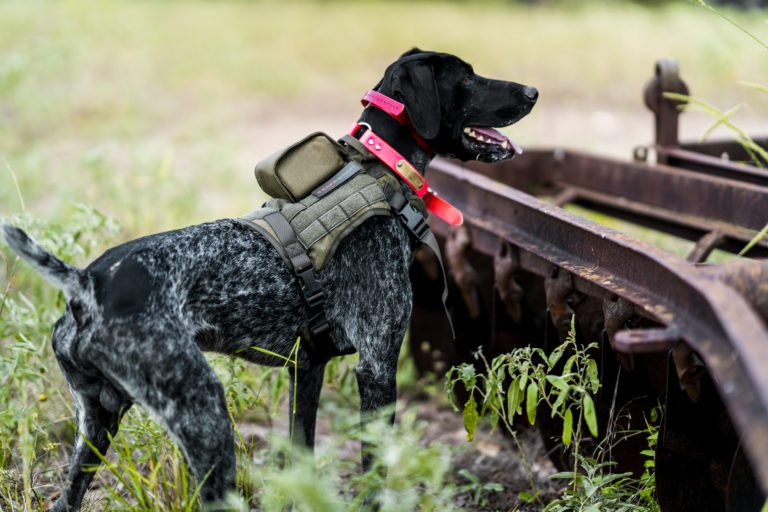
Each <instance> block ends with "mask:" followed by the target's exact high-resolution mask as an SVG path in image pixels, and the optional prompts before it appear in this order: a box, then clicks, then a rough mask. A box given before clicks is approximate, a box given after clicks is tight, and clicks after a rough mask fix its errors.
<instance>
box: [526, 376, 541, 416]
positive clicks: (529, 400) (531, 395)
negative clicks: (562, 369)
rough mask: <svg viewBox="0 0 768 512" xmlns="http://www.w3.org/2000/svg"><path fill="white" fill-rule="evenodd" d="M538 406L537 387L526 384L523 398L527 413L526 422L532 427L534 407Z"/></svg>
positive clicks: (533, 383)
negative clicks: (526, 389) (526, 388)
mask: <svg viewBox="0 0 768 512" xmlns="http://www.w3.org/2000/svg"><path fill="white" fill-rule="evenodd" d="M538 405H539V387H538V386H537V385H536V383H535V382H531V383H530V384H528V391H527V393H526V398H525V411H526V412H527V413H528V422H529V423H530V424H531V425H533V423H534V422H535V421H536V406H538Z"/></svg>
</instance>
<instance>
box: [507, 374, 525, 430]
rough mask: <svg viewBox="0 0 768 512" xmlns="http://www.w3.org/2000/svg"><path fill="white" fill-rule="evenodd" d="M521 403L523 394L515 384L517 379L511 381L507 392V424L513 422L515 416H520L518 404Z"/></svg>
mask: <svg viewBox="0 0 768 512" xmlns="http://www.w3.org/2000/svg"><path fill="white" fill-rule="evenodd" d="M522 401H523V393H522V392H521V391H520V386H519V385H518V383H517V379H515V380H513V381H512V384H510V385H509V390H508V391H507V418H508V419H509V423H510V424H512V422H513V421H514V417H515V414H520V412H521V411H520V410H519V409H520V403H521V402H522Z"/></svg>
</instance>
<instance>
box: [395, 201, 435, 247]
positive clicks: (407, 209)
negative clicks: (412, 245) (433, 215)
mask: <svg viewBox="0 0 768 512" xmlns="http://www.w3.org/2000/svg"><path fill="white" fill-rule="evenodd" d="M401 198H402V199H401ZM390 204H391V205H392V208H393V209H394V210H395V213H397V216H398V217H400V220H401V221H402V222H403V224H405V227H407V228H408V230H409V231H410V232H411V233H413V235H414V236H415V237H416V238H418V239H419V240H422V239H423V238H424V235H426V234H427V231H429V224H427V219H425V218H424V216H423V215H422V214H421V212H420V211H419V210H417V209H416V208H414V207H413V205H412V204H411V203H409V202H408V200H407V199H405V197H404V196H403V195H402V194H400V197H395V198H393V201H392V202H391V203H390Z"/></svg>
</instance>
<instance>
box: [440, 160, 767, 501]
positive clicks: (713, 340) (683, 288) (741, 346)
mask: <svg viewBox="0 0 768 512" xmlns="http://www.w3.org/2000/svg"><path fill="white" fill-rule="evenodd" d="M493 172H494V173H495V172H497V171H493ZM430 181H431V182H432V184H433V186H434V187H435V188H436V189H437V190H440V191H441V193H442V194H443V195H444V196H445V197H446V198H447V199H448V200H450V201H451V202H452V203H454V204H455V205H456V206H457V207H459V208H461V209H462V211H463V212H464V215H465V220H466V222H467V224H468V225H469V226H470V228H471V230H472V244H473V248H474V249H476V250H478V251H480V252H482V253H485V254H487V255H493V254H494V253H495V252H496V251H497V249H498V248H499V245H500V243H501V242H502V241H505V242H507V243H509V244H511V245H513V246H515V247H517V248H518V250H519V264H520V267H521V268H523V269H525V270H527V271H529V272H533V273H536V274H539V275H543V276H551V275H552V269H553V268H559V269H563V270H564V271H567V272H570V273H571V274H572V275H573V283H574V288H576V289H580V290H581V291H583V292H585V293H588V294H590V295H594V296H596V297H605V296H606V295H607V294H611V295H614V296H617V297H620V298H622V299H625V300H627V301H629V302H631V303H632V304H634V305H635V307H636V309H637V310H638V311H639V312H641V313H642V314H643V315H644V316H647V317H649V318H652V319H653V320H655V321H656V322H658V323H660V324H662V325H664V326H666V327H667V328H668V330H667V333H669V335H670V336H672V335H674V336H676V337H677V336H679V338H680V339H682V340H684V341H685V342H686V343H687V344H688V345H689V346H690V347H691V348H693V349H694V350H695V351H696V352H698V354H699V355H700V356H701V358H702V359H703V361H704V362H705V364H706V366H707V368H708V370H709V372H710V374H711V375H712V377H713V379H714V381H715V383H716V385H717V387H718V389H719V391H720V394H721V396H722V398H723V401H724V402H725V404H726V407H727V409H728V411H729V414H730V416H731V418H732V419H733V422H734V425H735V426H736V428H737V430H738V431H739V433H740V435H741V436H742V440H743V443H744V446H745V447H746V451H747V453H748V455H749V458H750V461H751V463H752V464H753V467H754V468H755V471H756V473H757V479H758V481H759V482H760V484H761V486H762V488H763V490H764V491H766V492H768V456H767V454H768V372H765V370H764V364H765V361H768V332H766V329H765V327H764V325H763V324H762V322H761V320H760V319H759V317H758V315H757V313H756V312H755V311H754V310H753V309H752V308H751V306H750V305H749V304H748V303H747V301H746V300H745V299H744V298H743V297H742V296H741V295H740V294H739V293H737V292H736V291H735V290H734V289H733V288H731V287H729V286H727V285H725V284H723V283H721V282H719V281H717V280H715V279H712V278H710V277H707V276H706V275H704V273H701V272H699V271H698V270H697V269H696V268H695V267H694V266H693V265H691V264H690V263H687V262H685V261H682V260H680V259H679V258H676V257H674V256H672V255H670V254H668V253H666V252H664V251H662V250H660V249H657V248H655V247H653V246H650V245H648V244H645V243H643V242H640V241H638V240H636V239H634V238H631V237H629V236H626V235H623V234H621V233H617V232H615V231H613V230H611V229H609V228H605V227H602V226H599V225H597V224H595V223H593V222H591V221H589V220H586V219H583V218H581V217H578V216H576V215H573V214H570V213H568V212H567V211H564V210H563V209H561V208H558V207H556V206H554V205H551V204H548V203H546V202H543V201H541V200H539V199H536V198H535V197H533V196H530V195H528V194H526V193H524V192H520V191H518V190H515V189H513V188H511V187H509V186H506V185H504V184H503V183H500V182H498V181H496V180H493V179H491V178H489V177H487V176H483V175H481V174H480V173H477V172H472V171H470V170H468V169H463V168H461V167H459V166H458V165H456V164H453V163H450V162H447V161H436V162H434V163H433V165H432V167H431V172H430ZM433 228H434V229H435V230H436V231H437V232H438V233H440V234H442V235H444V236H447V235H448V232H447V227H446V226H444V225H442V224H439V223H434V225H433ZM654 342H655V343H658V342H659V340H656V339H654Z"/></svg>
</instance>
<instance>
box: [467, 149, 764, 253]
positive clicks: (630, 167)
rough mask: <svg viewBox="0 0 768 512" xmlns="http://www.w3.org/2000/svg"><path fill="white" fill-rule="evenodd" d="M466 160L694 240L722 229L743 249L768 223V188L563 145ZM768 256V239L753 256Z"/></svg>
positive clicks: (524, 186)
mask: <svg viewBox="0 0 768 512" xmlns="http://www.w3.org/2000/svg"><path fill="white" fill-rule="evenodd" d="M466 166H467V167H468V168H470V169H472V170H474V171H476V172H478V173H480V174H483V175H484V176H487V177H489V178H492V179H494V180H495V181H498V182H500V183H503V184H506V185H510V186H513V187H515V188H518V189H520V190H524V191H526V192H530V193H536V194H545V195H554V196H556V200H557V201H560V202H562V201H563V200H567V201H574V202H576V203H580V204H583V205H584V206H587V207H590V208H594V209H596V210H598V211H601V212H604V213H607V214H610V215H613V216H616V217H619V218H622V219H625V220H629V221H631V222H636V223H639V224H641V225H646V226H649V227H652V228H654V229H658V230H660V231H664V232H667V233H670V234H673V235H675V236H681V237H683V238H687V239H689V240H693V241H696V240H699V239H700V238H701V237H702V236H703V235H705V234H706V233H708V232H710V231H712V230H713V229H716V230H717V231H719V232H721V233H723V240H722V242H721V243H720V244H719V245H718V247H719V248H721V249H724V250H729V251H732V252H738V251H739V250H741V249H742V248H743V247H744V245H746V243H747V242H748V241H749V240H751V239H752V237H753V236H754V235H755V234H756V232H757V231H758V230H759V229H761V228H762V227H763V226H764V225H765V223H766V221H768V207H766V205H768V186H760V185H755V184H751V183H744V182H742V181H737V180H732V179H726V178H718V177H712V176H707V175H704V174H701V173H698V172H694V171H688V170H683V169H675V168H671V167H667V166H660V165H656V166H652V165H647V164H644V163H638V162H623V161H619V160H615V159H611V158H603V157H597V156H594V155H590V154H586V153H581V152H576V151H563V150H535V151H528V152H526V153H525V154H524V155H522V156H521V157H519V158H517V159H515V160H514V161H511V162H505V163H502V164H499V165H494V166H489V165H483V164H480V163H468V164H466ZM750 256H753V257H766V256H768V241H764V242H762V243H761V244H758V246H757V247H756V249H755V250H754V251H753V252H752V253H751V254H750Z"/></svg>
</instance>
